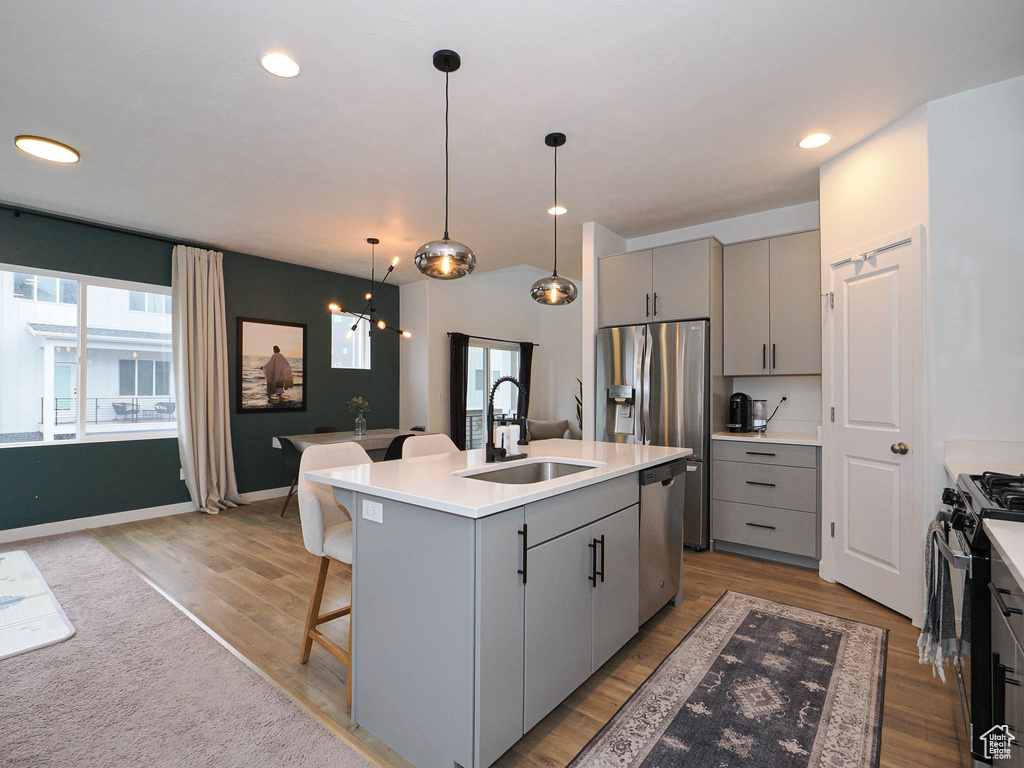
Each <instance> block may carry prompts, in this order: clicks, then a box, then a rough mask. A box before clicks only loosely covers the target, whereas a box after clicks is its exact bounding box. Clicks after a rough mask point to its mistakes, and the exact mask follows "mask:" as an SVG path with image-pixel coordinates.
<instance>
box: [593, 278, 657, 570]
mask: <svg viewBox="0 0 1024 768" xmlns="http://www.w3.org/2000/svg"><path fill="white" fill-rule="evenodd" d="M654 295H655V296H657V295H658V294H654ZM595 541H600V542H601V570H600V571H599V572H598V573H599V575H600V576H601V583H602V584H603V583H604V534H603V533H602V534H601V538H600V539H599V540H598V539H595Z"/></svg>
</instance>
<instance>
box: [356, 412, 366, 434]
mask: <svg viewBox="0 0 1024 768" xmlns="http://www.w3.org/2000/svg"><path fill="white" fill-rule="evenodd" d="M365 434H366V419H364V418H363V417H362V416H356V437H362V436H363V435H365Z"/></svg>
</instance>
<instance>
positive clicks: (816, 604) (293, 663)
mask: <svg viewBox="0 0 1024 768" xmlns="http://www.w3.org/2000/svg"><path fill="white" fill-rule="evenodd" d="M280 504H281V502H280V500H279V499H278V500H275V499H270V500H267V501H262V502H256V503H254V504H251V505H249V506H246V507H240V508H237V509H232V510H228V511H226V512H222V513H221V514H220V515H215V516H208V515H202V514H199V513H193V514H186V515H177V516H173V517H163V518H158V519H155V520H146V521H142V522H137V523H127V524H124V525H118V526H111V527H108V528H99V529H95V530H94V531H93V535H95V536H96V538H97V539H99V541H101V542H102V543H103V544H105V545H106V546H107V547H108V548H109V549H111V550H112V551H113V552H115V553H116V554H118V555H119V556H120V557H122V558H123V559H125V560H127V561H128V562H129V563H132V564H133V565H135V566H136V567H137V568H138V569H139V570H140V571H141V572H142V573H144V574H145V575H146V576H147V578H149V579H150V580H151V581H152V582H153V583H155V584H156V585H157V586H159V587H160V588H161V589H163V590H164V591H166V592H167V593H168V594H169V595H171V596H172V597H173V598H174V599H175V600H177V601H178V602H179V603H180V604H181V605H182V606H183V607H184V608H186V609H187V610H188V611H189V612H191V613H192V614H193V615H194V616H195V617H196V618H198V619H199V620H200V621H202V622H203V623H204V624H205V625H206V626H207V627H209V628H210V629H211V630H212V631H213V632H215V633H216V634H217V635H219V636H220V637H221V638H223V639H224V640H225V641H226V642H227V643H229V644H230V645H231V646H232V647H233V648H235V649H236V650H237V651H238V652H239V653H240V654H241V655H243V656H244V657H245V658H247V659H248V660H250V661H251V662H252V663H253V664H254V665H255V666H257V667H258V668H259V669H261V670H262V671H263V672H264V673H265V674H266V675H267V676H269V677H270V678H271V679H273V680H274V681H276V682H277V683H278V684H279V685H281V686H282V687H283V688H284V689H285V690H286V691H288V693H289V694H290V695H292V696H293V697H294V698H295V699H296V700H297V701H298V702H299V703H300V704H302V705H303V706H305V707H306V708H307V709H309V710H310V711H311V712H312V713H313V714H314V715H316V716H317V717H318V719H320V720H321V722H323V723H324V724H325V725H327V726H328V727H330V728H331V729H332V730H333V731H334V732H335V733H337V734H338V735H339V736H341V737H342V738H345V739H346V740H347V741H349V742H350V743H351V744H353V746H355V747H356V748H357V749H358V750H359V751H360V752H361V753H363V754H364V756H366V757H367V758H369V759H371V760H372V761H373V762H375V763H377V764H379V765H384V766H393V767H394V768H406V767H407V766H409V765H410V763H408V761H406V760H404V759H403V758H402V757H401V756H399V755H398V754H397V753H395V752H394V751H393V750H391V749H389V748H388V747H387V745H385V744H383V743H382V742H381V741H380V740H379V739H376V738H375V737H374V736H373V735H372V734H371V733H369V732H368V731H366V730H365V729H362V728H360V727H359V726H358V725H356V724H355V723H353V722H352V721H351V720H350V719H349V717H348V707H347V706H346V705H345V692H346V676H345V667H344V666H343V665H342V664H341V663H340V662H339V661H338V660H337V659H335V658H334V657H333V656H332V655H331V654H329V653H328V652H327V651H326V650H324V649H323V648H320V647H319V646H317V647H314V649H313V654H312V657H311V659H310V662H309V663H308V664H299V663H298V658H299V652H300V650H301V639H302V630H303V625H304V621H305V618H306V610H307V609H308V606H309V596H310V592H311V590H312V587H313V580H314V578H315V575H316V561H317V559H316V558H314V557H313V556H312V555H310V554H309V553H308V552H307V551H306V549H305V547H304V546H303V545H302V534H301V530H300V527H299V519H298V507H297V503H296V502H295V501H294V500H293V501H292V503H291V505H290V506H289V508H288V514H287V516H286V517H285V518H283V519H282V518H280V517H279V516H278V513H279V512H280ZM684 563H685V564H684V577H683V578H684V588H683V592H684V595H685V599H684V601H683V604H682V605H681V606H679V607H673V606H671V605H670V606H668V607H666V608H664V609H662V611H661V612H660V613H659V614H658V615H657V616H655V617H654V618H653V619H652V620H651V621H649V622H648V623H647V624H645V625H644V627H643V628H642V629H641V631H640V633H639V634H637V635H636V637H634V638H633V639H632V640H631V641H630V642H629V643H627V644H626V646H625V647H623V648H622V650H620V651H619V652H618V653H617V654H616V655H615V656H614V657H613V658H612V659H611V661H609V662H608V663H607V664H605V665H604V667H602V668H601V669H600V670H599V671H598V672H597V674H595V675H594V676H593V677H591V678H590V680H588V681H587V682H586V683H584V684H583V685H582V686H581V687H580V688H579V689H578V690H576V691H575V692H574V693H573V694H572V695H571V696H570V697H569V698H568V699H566V700H565V701H564V702H563V703H562V704H561V705H559V707H558V708H557V709H555V710H554V711H553V712H552V713H551V714H549V715H548V716H547V717H546V718H545V719H544V720H542V721H541V722H540V723H539V724H538V725H537V726H536V727H535V728H533V730H531V731H530V732H529V733H528V734H526V736H524V737H523V739H522V740H521V741H520V742H519V743H517V744H516V745H515V746H514V747H512V749H510V750H509V751H508V752H507V753H506V754H505V755H504V756H502V757H501V758H500V760H499V761H498V762H497V763H496V766H498V767H499V768H534V767H536V768H561V767H562V766H564V765H566V764H567V763H568V762H569V761H570V760H571V759H572V758H573V757H574V756H575V755H576V753H577V752H578V751H579V750H580V749H581V748H582V747H583V746H584V745H585V744H586V743H587V742H588V741H589V740H590V738H591V737H593V736H594V734H596V733H597V731H598V730H599V729H600V727H601V726H602V725H603V724H604V723H605V722H607V721H608V720H609V719H610V718H611V717H612V715H614V714H615V712H616V711H617V710H618V708H619V707H620V706H621V705H622V704H623V703H624V702H625V701H626V699H628V698H629V696H630V695H631V694H632V693H633V691H634V690H636V688H637V687H638V686H639V685H640V684H641V683H642V682H643V681H644V680H645V679H646V678H647V676H648V675H649V674H650V673H651V672H653V671H654V668H655V667H657V665H658V664H659V663H660V662H661V660H662V659H664V658H665V656H667V655H668V654H669V652H671V650H672V649H673V648H675V646H676V645H677V644H678V642H679V641H680V640H681V639H682V638H683V636H684V635H685V634H686V633H687V632H688V631H689V630H690V629H691V628H692V627H693V625H694V624H696V623H697V621H698V620H699V619H700V618H701V617H702V616H703V615H704V614H705V613H706V612H707V611H708V610H709V609H710V608H711V607H712V606H713V605H714V604H715V602H716V601H717V600H718V598H719V597H721V595H722V593H723V592H724V591H725V590H727V589H731V590H735V591H737V592H745V593H747V594H750V595H756V596H758V597H764V598H768V599H771V600H777V601H779V602H783V603H789V604H792V605H797V606H800V607H803V608H809V609H811V610H816V611H822V612H824V613H831V614H834V615H836V616H843V617H846V618H850V619H855V620H857V621H863V622H866V623H869V624H875V625H878V626H882V627H886V628H887V629H889V648H888V659H887V669H886V681H885V708H884V714H883V725H882V749H881V763H880V764H881V765H882V766H886V767H889V766H891V767H892V768H908V767H910V766H958V765H968V764H969V761H967V760H966V759H965V756H966V754H967V752H968V750H967V747H966V744H965V743H964V742H965V738H966V737H965V736H964V734H963V727H962V725H961V726H960V727H959V728H958V727H957V721H958V719H959V718H960V704H959V700H958V698H957V694H956V687H955V685H954V683H953V682H952V680H950V682H948V683H946V684H943V683H942V682H941V681H940V680H938V679H933V677H932V673H931V668H930V667H927V666H922V665H920V664H918V660H917V659H918V653H917V637H918V631H917V630H916V629H915V628H914V627H913V626H911V624H910V622H909V621H908V620H907V619H905V618H903V617H902V616H899V615H897V614H895V613H893V612H892V611H890V610H888V609H886V608H883V607H882V606H880V605H878V604H877V603H874V602H872V601H870V600H868V599H867V598H864V597H862V596H860V595H858V594H856V593H855V592H852V591H851V590H849V589H847V588H845V587H842V586H840V585H837V584H829V583H827V582H825V581H822V580H821V579H819V578H818V576H817V574H816V573H814V572H812V571H808V570H805V569H802V568H796V567H792V566H786V565H780V564H775V563H766V562H763V561H759V560H753V559H750V558H745V557H742V556H740V555H732V554H728V553H724V552H702V553H694V552H690V551H687V552H686V555H685V560H684ZM349 586H350V583H349V571H348V568H347V567H345V566H339V565H337V564H334V565H332V567H331V571H330V575H329V577H328V582H327V589H326V592H325V596H324V604H323V610H324V611H327V610H332V609H335V608H341V607H343V606H345V605H347V604H348V601H349V594H350V593H349ZM322 628H323V631H324V633H325V634H327V635H329V636H330V637H331V638H332V639H334V640H335V641H337V642H338V643H339V644H340V645H342V646H344V647H347V646H348V620H347V618H345V619H339V620H337V621H334V622H331V623H330V624H326V625H322Z"/></svg>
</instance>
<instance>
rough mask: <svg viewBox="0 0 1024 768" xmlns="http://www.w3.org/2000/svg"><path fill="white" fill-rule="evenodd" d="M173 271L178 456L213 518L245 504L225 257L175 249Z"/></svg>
mask: <svg viewBox="0 0 1024 768" xmlns="http://www.w3.org/2000/svg"><path fill="white" fill-rule="evenodd" d="M172 270H173V274H172V277H171V286H172V289H173V294H174V299H173V301H174V314H173V317H174V392H175V395H176V397H177V400H178V412H179V416H178V452H179V454H180V455H181V468H182V470H183V471H184V475H185V485H187V486H188V492H189V494H190V495H191V496H192V501H193V502H194V503H195V505H196V506H197V507H198V508H199V509H200V510H202V511H203V512H207V513H209V514H216V513H217V512H219V511H220V510H222V509H227V508H228V507H234V506H235V505H237V504H244V503H246V502H245V500H244V499H242V498H241V496H239V495H238V485H237V483H236V482H235V463H234V459H233V458H232V453H231V401H230V398H229V395H228V335H227V325H226V320H225V314H224V254H222V253H218V252H216V251H204V250H203V249H202V248H191V247H189V246H185V245H176V246H175V247H174V254H173V256H172Z"/></svg>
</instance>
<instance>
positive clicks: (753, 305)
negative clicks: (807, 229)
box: [722, 240, 771, 376]
mask: <svg viewBox="0 0 1024 768" xmlns="http://www.w3.org/2000/svg"><path fill="white" fill-rule="evenodd" d="M769 274H770V271H769V266H768V241H767V240H753V241H751V242H749V243H738V244H736V245H727V246H725V248H724V252H723V256H722V325H723V329H722V330H723V333H724V342H723V343H724V350H723V351H724V364H723V368H724V374H725V375H726V376H760V375H761V374H764V373H768V346H769V344H770V338H771V336H770V332H769V327H768V312H769V309H768V308H769V301H768V282H769Z"/></svg>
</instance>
